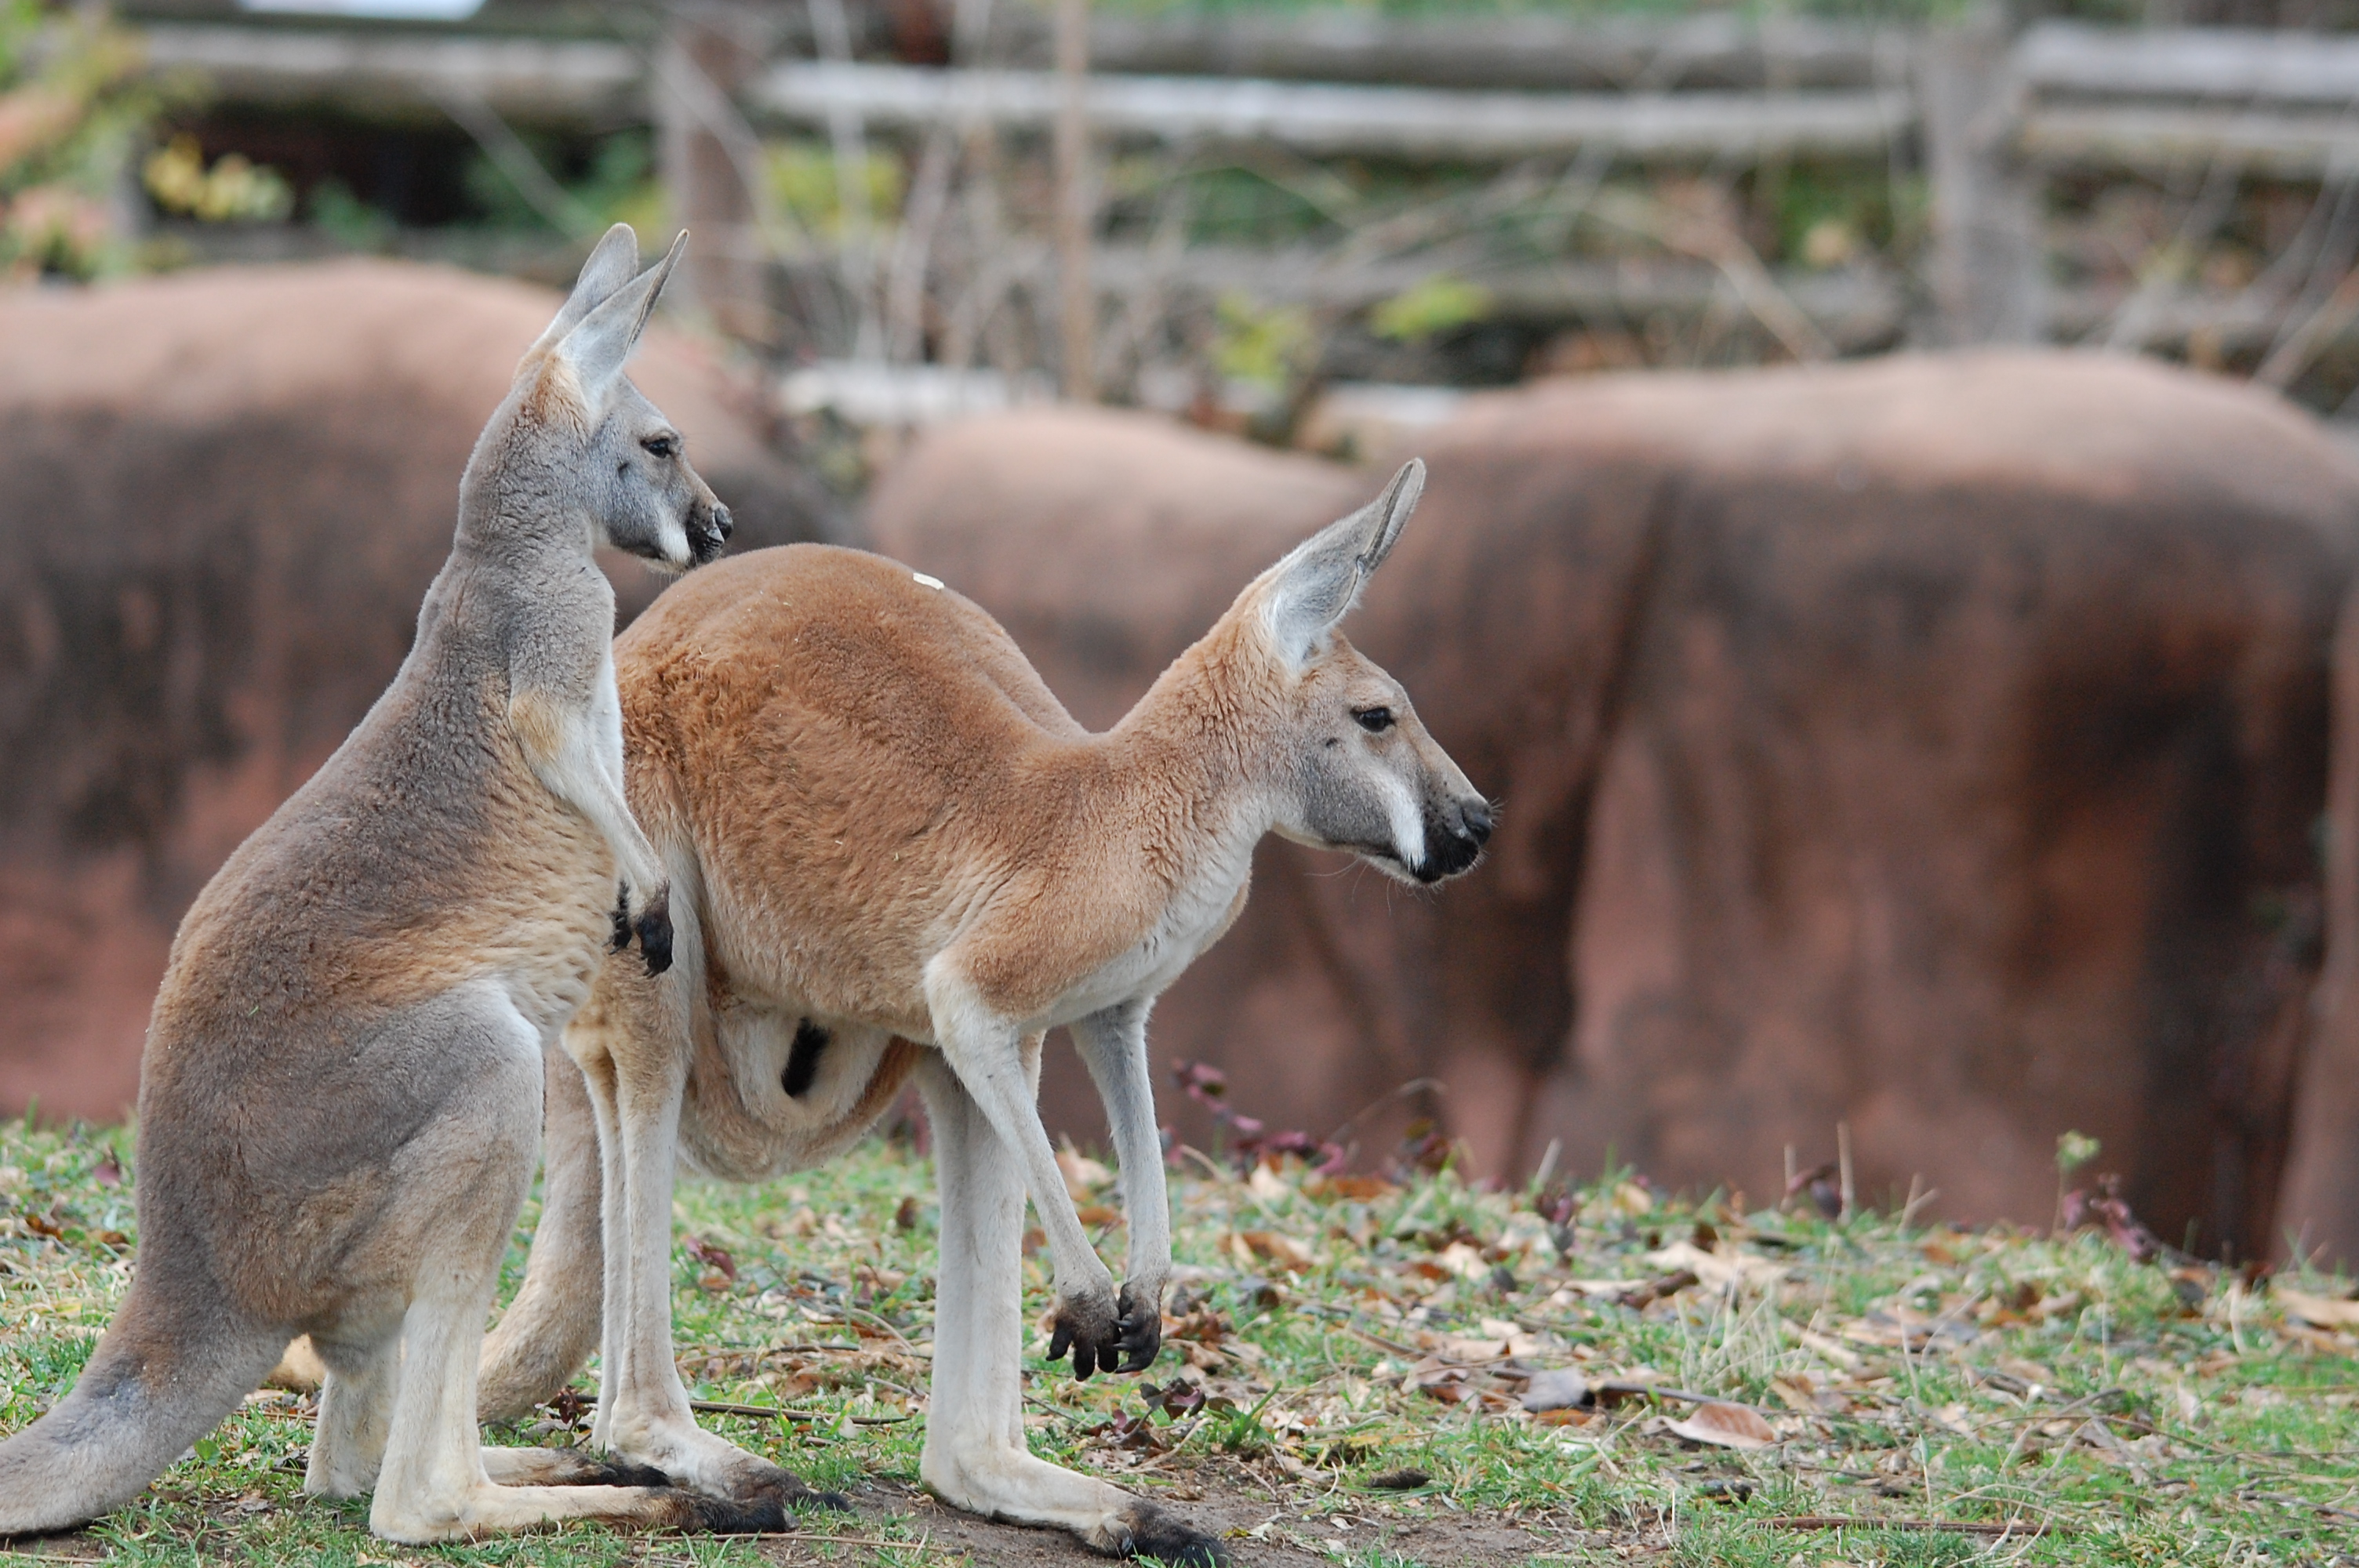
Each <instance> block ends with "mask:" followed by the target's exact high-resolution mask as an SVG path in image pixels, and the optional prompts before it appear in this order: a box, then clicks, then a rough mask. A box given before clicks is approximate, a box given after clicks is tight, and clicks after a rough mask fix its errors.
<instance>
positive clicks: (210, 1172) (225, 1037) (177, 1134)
mask: <svg viewBox="0 0 2359 1568" xmlns="http://www.w3.org/2000/svg"><path fill="white" fill-rule="evenodd" d="M685 239H686V236H685V235H683V236H681V242H680V243H675V244H674V245H673V246H672V249H671V253H670V254H669V255H667V256H666V257H665V258H664V260H663V261H662V263H661V264H660V265H657V266H655V267H653V268H651V269H649V270H648V271H647V272H646V273H644V274H641V275H639V276H636V277H634V276H632V275H633V273H634V272H636V270H637V266H638V257H637V245H636V242H635V241H634V240H633V238H632V236H631V231H630V230H629V229H628V228H626V227H624V226H621V225H617V226H616V227H615V228H614V229H613V230H611V231H609V232H608V233H607V234H606V236H605V238H604V240H603V241H602V242H601V243H599V245H598V248H597V250H596V251H595V252H594V253H593V254H592V255H591V257H590V260H589V262H588V263H587V264H586V265H584V266H583V268H582V276H581V279H580V281H579V282H578V283H577V284H576V285H575V287H574V289H573V293H572V295H571V297H570V298H568V299H567V300H566V302H565V306H564V308H562V309H561V310H560V311H559V312H558V315H557V319H555V320H554V321H553V322H551V323H550V325H549V329H548V330H547V331H545V332H544V333H543V334H542V335H541V337H540V340H539V341H538V342H536V343H535V344H533V346H532V348H531V350H530V351H528V352H527V354H526V355H525V357H524V360H523V362H522V363H521V364H520V365H519V366H518V367H517V370H516V382H515V384H514V387H513V389H512V390H511V391H510V392H509V394H508V396H507V399H506V402H504V403H503V404H502V405H501V406H500V407H499V409H498V411H497V412H496V413H495V414H494V415H493V416H492V419H491V423H490V424H489V425H488V426H487V427H485V428H484V434H483V437H482V438H481V439H480V440H479V441H478V442H477V443H476V446H475V450H474V454H473V457H472V458H471V459H470V460H469V461H468V464H467V470H466V473H465V476H464V477H463V478H462V480H461V481H460V490H459V524H458V532H457V536H456V539H455V541H454V544H453V547H452V549H451V558H450V560H449V562H448V563H447V564H446V565H445V566H444V567H443V568H442V571H441V574H440V576H439V577H437V578H436V579H435V580H434V584H433V586H432V587H431V588H430V589H429V590H428V591H427V595H426V601H425V605H424V607H423V609H422V610H421V611H419V620H418V636H417V641H416V643H415V644H414V645H413V647H412V648H411V650H410V653H409V656H408V658H407V659H406V660H405V661H404V662H403V664H402V666H401V670H400V673H399V674H398V675H397V676H395V678H394V682H393V685H392V686H391V687H389V688H388V689H387V690H386V693H385V695H384V696H383V697H380V698H379V699H378V701H377V703H376V706H375V708H372V709H371V710H370V711H369V714H368V716H367V717H366V718H365V719H363V720H362V721H361V724H360V726H359V728H358V729H356V730H353V734H352V736H351V738H350V739H348V740H347V741H345V742H344V744H343V745H342V747H341V748H339V749H338V750H337V752H336V753H335V755H334V756H332V758H330V759H329V761H328V762H327V763H326V765H325V766H323V767H322V768H321V770H320V772H319V773H318V774H317V775H316V776H315V777H313V778H312V779H311V780H310V782H309V783H308V784H305V785H304V786H303V787H302V788H301V789H300V790H299V791H298V792H297V793H296V794H295V795H294V796H293V797H292V798H291V799H289V800H288V802H287V803H286V804H285V805H284V806H280V807H279V809H278V810H277V812H276V813H275V814H274V815H273V816H271V818H270V820H269V821H268V822H266V823H265V824H264V825H263V827H261V829H260V830H259V831H257V832H256V833H255V835H254V837H253V838H249V839H247V840H246V841H245V844H244V845H243V846H242V847H240V848H239V849H238V850H237V852H236V853H235V854H234V855H233V856H231V857H230V860H229V862H228V863H227V864H226V865H224V866H223V868H222V870H221V871H220V873H219V874H218V875H217V876H215V877H214V878H213V880H212V882H211V883H209V884H208V885H207V886H206V888H205V890H204V892H202V893H201V894H199V895H198V898H197V901H196V903H195V904H194V906H193V907H191V908H190V911H189V914H188V917H187V918H186V919H185V920H184V921H183V922H182V923H181V925H180V930H179V935H178V936H177V938H176V939H175V940H174V942H173V946H172V955H171V962H170V966H169V968H168V970H167V972H166V975H165V978H164V983H163V988H162V989H161V991H160V992H159V993H158V997H157V999H156V1010H155V1014H154V1019H153V1022H152V1023H151V1026H150V1028H149V1030H148V1035H147V1054H146V1056H145V1059H144V1060H143V1062H142V1065H141V1077H140V1089H139V1166H138V1210H139V1270H138V1273H137V1276H136V1279H135V1281H134V1282H133V1284H132V1287H131V1291H130V1293H129V1294H128V1295H127V1296H126V1297H125V1300H124V1303H123V1307H122V1310H121V1311H120V1312H119V1313H118V1314H116V1316H115V1319H114V1323H113V1324H112V1325H110V1326H109V1327H108V1329H107V1331H106V1334H105V1336H103V1338H102V1339H101V1340H100V1341H99V1344H98V1347H97V1349H96V1351H95V1352H94V1353H93V1354H92V1357H91V1359H90V1364H89V1366H88V1367H87V1368H85V1369H84V1370H83V1372H82V1378H81V1379H80V1380H79V1381H78V1382H76V1383H75V1385H74V1387H73V1390H72V1392H71V1393H69V1394H68V1395H67V1396H66V1397H65V1399H64V1400H62V1401H61V1402H60V1404H59V1405H58V1407H57V1408H56V1409H55V1410H53V1411H50V1412H49V1414H47V1415H45V1416H43V1417H41V1419H40V1420H38V1421H37V1422H34V1423H33V1424H32V1426H30V1427H29V1428H27V1430H26V1431H24V1432H22V1433H18V1434H16V1436H15V1437H13V1438H11V1439H9V1440H8V1441H7V1442H6V1443H5V1444H0V1536H5V1535H16V1534H22V1533H26V1532H30V1531H39V1530H60V1529H64V1528H67V1527H70V1526H72V1525H76V1524H80V1523H82V1522H83V1521H85V1520H88V1519H92V1518H94V1517H96V1516H97V1515H99V1514H102V1513H104V1512H106V1511H107V1510H109V1509H114V1508H116V1507H118V1506H120V1505H121V1504H123V1503H125V1502H126V1501H128V1500H129V1499H131V1498H133V1497H135V1496H136V1495H137V1494H138V1492H139V1491H140V1490H141V1488H143V1487H146V1486H147V1483H148V1482H149V1481H150V1480H152V1479H153V1478H154V1477H155V1476H157V1474H158V1472H160V1471H161V1470H162V1469H163V1468H164V1467H165V1466H166V1465H168V1464H170V1463H171V1462H172V1460H173V1459H174V1457H175V1456H177V1455H178V1454H179V1453H180V1452H181V1451H182V1450H183V1449H185V1448H187V1447H188V1445H189V1444H190V1443H191V1442H193V1441H194V1440H195V1439H197V1438H198V1437H200V1436H201V1435H203V1434H204V1433H206V1432H207V1431H209V1430H211V1429H212V1427H213V1426H214V1425H215V1424H216V1423H217V1422H220V1421H221V1420H222V1418H223V1416H224V1415H226V1414H227V1413H228V1412H229V1411H231V1410H233V1409H234V1407H235V1406H236V1405H237V1403H238V1401H239V1400H240V1399H241V1398H242V1397H243V1396H244V1395H245V1394H246V1393H247V1392H249V1391H250V1390H253V1389H254V1388H255V1385H256V1384H257V1383H258V1382H260V1380H261V1379H262V1378H263V1377H264V1375H265V1374H266V1373H267V1372H268V1371H269V1370H270V1368H271V1365H272V1363H273V1362H275V1361H276V1360H277V1357H278V1355H279V1352H280V1351H281V1350H283V1349H284V1348H285V1347H286V1346H287V1343H288V1339H289V1338H290V1337H291V1336H295V1335H299V1334H308V1335H310V1337H311V1341H312V1344H313V1345H314V1346H315V1347H316V1348H317V1350H318V1352H319V1355H320V1357H321V1361H322V1362H323V1363H324V1364H325V1367H326V1368H327V1377H326V1382H325V1386H324V1387H323V1389H322V1390H321V1402H320V1417H319V1426H318V1431H317V1433H316V1435H315V1437H314V1439H313V1441H312V1444H311V1454H310V1469H309V1471H308V1473H307V1474H306V1476H305V1479H304V1487H305V1489H306V1490H307V1491H310V1492H311V1493H313V1494H316V1495H320V1496H324V1497H353V1496H358V1495H360V1494H363V1493H365V1492H369V1491H371V1490H372V1489H374V1491H375V1498H374V1499H373V1500H372V1502H371V1504H370V1508H369V1527H370V1529H372V1530H375V1532H376V1533H377V1534H379V1535H381V1536H385V1537H387V1538H389V1539H392V1540H395V1541H452V1540H462V1539H466V1538H469V1537H472V1536H476V1535H481V1534H484V1533H488V1532H493V1531H498V1530H516V1529H521V1528H527V1527H531V1526H535V1525H540V1524H543V1523H546V1522H548V1521H551V1520H556V1519H571V1518H593V1519H608V1520H612V1521H615V1522H619V1523H623V1524H628V1525H638V1526H647V1527H653V1526H665V1527H674V1528H681V1529H725V1530H749V1529H777V1528H779V1527H780V1526H781V1525H782V1524H783V1504H784V1502H785V1500H786V1498H787V1497H788V1495H789V1494H790V1493H794V1492H796V1491H798V1490H799V1487H800V1483H799V1482H795V1481H793V1480H792V1479H791V1477H789V1478H788V1480H787V1481H786V1482H784V1483H781V1484H779V1485H777V1487H773V1488H772V1489H771V1490H769V1491H768V1492H766V1494H764V1495H763V1496H761V1497H758V1498H752V1499H749V1500H745V1501H742V1502H730V1501H723V1500H720V1499H714V1498H704V1497H701V1496H698V1495H696V1494H694V1493H691V1492H688V1491H685V1490H681V1489H678V1488H675V1487H671V1486H669V1484H668V1483H667V1481H666V1478H665V1477H664V1476H662V1475H661V1474H660V1473H658V1472H655V1471H651V1470H647V1469H644V1468H631V1467H618V1466H614V1465H602V1464H596V1463H592V1462H588V1461H585V1460H582V1459H580V1458H577V1457H575V1456H573V1455H571V1454H560V1453H556V1452H551V1451H546V1450H540V1449H484V1448H479V1447H478V1445H477V1438H476V1431H475V1379H476V1360H477V1356H478V1352H479V1348H480V1346H481V1343H482V1339H483V1328H484V1318H485V1315H486V1314H487V1313H488V1312H489V1310H490V1306H491V1300H492V1292H493V1287H494V1285H495V1281H496V1278H497V1273H498V1267H499V1260H500V1256H501V1253H502V1250H503V1249H505V1248H506V1245H507V1241H508V1237H509V1235H510V1233H511V1231H512V1230H513V1228H514V1227H515V1224H516V1215H517V1211H518V1208H519V1207H520V1206H521V1205H522V1203H523V1200H524V1195H525V1191H526V1188H527V1184H529V1182H530V1181H531V1178H532V1170H533V1162H534V1159H535V1154H536V1151H537V1146H538V1138H539V1133H540V1122H541V1053H542V1050H543V1048H544V1047H545V1046H547V1045H549V1044H551V1043H553V1042H554V1041H555V1040H556V1038H557V1036H558V1035H559V1033H560V1032H561V1031H562V1030H563V1029H564V1027H565V1024H566V1022H567V1021H568V1020H569V1019H570V1018H571V1016H572V1014H573V1011H574V1009H575V1008H576V1007H577V1006H579V1005H580V1004H581V1002H582V1000H583V999H584V998H585V997H586V996H587V995H588V994H589V989H590V983H591V979H592V975H593V974H594V973H595V971H596V969H597V967H598V964H599V962H600V948H601V946H604V945H606V944H607V943H608V942H609V941H610V939H611V941H612V942H613V943H614V944H615V945H618V946H619V945H625V944H627V942H628V941H629V940H630V939H631V938H632V937H634V936H636V939H637V941H638V944H639V946H640V950H641V954H642V956H643V957H644V959H645V963H646V967H647V968H648V969H649V970H650V971H659V970H661V969H663V968H666V967H667V966H668V965H669V959H670V950H671V924H670V919H669V914H668V913H667V903H668V892H669V890H668V887H667V884H666V879H665V873H664V870H663V867H662V864H661V862H660V861H659V860H658V858H657V856H656V854H655V851H654V850H653V849H652V848H651V847H650V846H649V845H648V842H647V838H646V837H645V836H644V835H643V834H642V833H641V832H640V831H639V828H638V826H637V825H636V822H634V821H633V819H632V816H631V814H630V810H629V808H628V806H626V805H625V800H624V795H623V751H622V722H621V713H620V708H619V706H618V703H617V699H616V694H615V687H614V661H613V657H612V654H611V653H610V651H609V649H610V644H611V640H612V636H613V632H614V595H613V592H612V590H611V589H609V588H608V586H607V584H606V580H605V579H604V578H603V576H602V575H601V574H600V572H599V570H598V568H597V567H596V565H595V564H594V563H593V561H592V555H591V552H592V549H593V548H594V547H595V546H599V545H601V544H607V545H612V546H617V547H619V548H621V549H623V550H625V551H628V552H630V553H631V554H633V555H636V556H638V557H642V558H644V559H645V560H646V561H647V563H648V564H649V565H650V566H652V567H654V568H656V569H657V570H658V571H663V572H679V571H681V570H684V569H686V568H689V567H690V566H693V565H696V564H700V563H701V562H703V561H705V560H708V559H710V558H711V557H712V556H714V555H715V554H717V553H718V552H719V550H720V548H721V546H722V543H723V541H724V540H725V539H726V538H727V537H728V535H729V527H730V524H729V513H728V509H727V508H726V507H724V506H723V505H722V504H721V503H719V502H718V501H717V500H716V499H715V498H714V497H713V494H712V490H711V489H710V488H709V487H707V486H706V484H705V483H704V481H702V480H701V479H700V478H698V477H697V475H696V473H695V471H694V470H692V469H690V467H689V464H688V461H687V459H686V457H685V455H684V453H683V451H682V449H681V442H680V437H679V432H678V431H677V430H675V429H673V428H672V427H671V426H670V425H669V423H667V422H666V421H665V419H664V417H663V416H662V415H661V414H660V413H658V411H657V410H656V408H655V407H654V406H653V405H651V404H649V403H648V402H647V399H646V398H644V397H642V396H641V395H639V393H638V391H637V390H636V388H635V387H633V386H632V385H631V384H630V383H629V382H628V381H627V380H625V378H624V375H623V365H624V362H625V360H626V359H627V358H628V357H629V355H630V353H631V351H632V349H633V347H634V346H635V345H636V342H637V341H638V337H639V334H640V331H641V330H642V329H643V328H644V327H645V326H646V324H647V315H648V312H649V311H650V310H651V309H652V308H653V307H654V305H655V301H656V297H657V295H658V292H659V291H660V290H661V289H662V287H663V285H664V280H665V278H666V277H667V276H669V274H670V271H671V268H672V265H673V264H674V263H675V262H676V261H677V260H678V258H679V253H680V248H681V243H684V242H685ZM618 882H619V887H620V893H619V899H618V894H617V886H618ZM585 1483H610V1484H585Z"/></svg>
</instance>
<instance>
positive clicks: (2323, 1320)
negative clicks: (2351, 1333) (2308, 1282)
mask: <svg viewBox="0 0 2359 1568" xmlns="http://www.w3.org/2000/svg"><path fill="white" fill-rule="evenodd" d="M2277 1305H2278V1307H2279V1308H2281V1309H2282V1310H2283V1311H2284V1313H2285V1314H2286V1315H2287V1316H2288V1317H2297V1318H2299V1319H2300V1320H2301V1321H2302V1322H2304V1323H2307V1324H2310V1325H2313V1326H2314V1327H2318V1328H2359V1302H2346V1301H2342V1300H2339V1299H2337V1298H2336V1297H2333V1296H2313V1295H2311V1294H2310V1292H2307V1291H2288V1290H2286V1289H2284V1288H2282V1287H2280V1288H2279V1289H2278V1291H2277Z"/></svg>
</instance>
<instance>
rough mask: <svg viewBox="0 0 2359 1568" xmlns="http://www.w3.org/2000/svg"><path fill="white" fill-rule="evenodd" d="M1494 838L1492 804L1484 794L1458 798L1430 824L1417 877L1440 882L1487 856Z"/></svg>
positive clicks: (1431, 820) (1429, 822)
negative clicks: (1486, 847)
mask: <svg viewBox="0 0 2359 1568" xmlns="http://www.w3.org/2000/svg"><path fill="white" fill-rule="evenodd" d="M1490 838H1491V803H1490V802H1489V801H1487V800H1484V798H1483V797H1482V796H1481V795H1469V796H1467V797H1465V798H1464V799H1462V800H1455V801H1452V802H1451V804H1450V805H1449V806H1446V807H1444V808H1443V809H1442V810H1440V811H1439V812H1437V813H1436V814H1435V815H1434V816H1433V817H1432V818H1431V819H1430V820H1429V821H1428V822H1427V824H1426V832H1425V844H1426V849H1425V859H1424V860H1423V861H1422V862H1420V863H1419V865H1418V867H1417V868H1416V872H1417V880H1418V881H1421V882H1438V881H1442V880H1443V879H1444V878H1447V877H1454V876H1456V875H1457V874H1458V873H1459V872H1461V871H1466V870H1467V869H1469V868H1470V867H1472V866H1473V864H1474V862H1475V861H1477V860H1481V859H1482V858H1483V846H1484V844H1486V843H1488V842H1489V841H1490Z"/></svg>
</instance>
